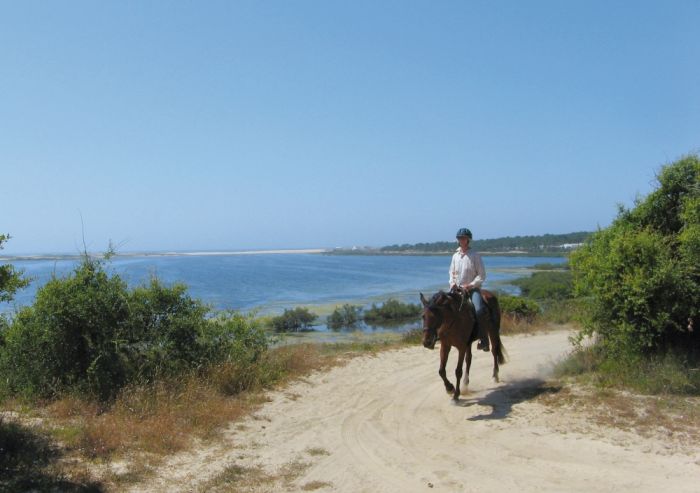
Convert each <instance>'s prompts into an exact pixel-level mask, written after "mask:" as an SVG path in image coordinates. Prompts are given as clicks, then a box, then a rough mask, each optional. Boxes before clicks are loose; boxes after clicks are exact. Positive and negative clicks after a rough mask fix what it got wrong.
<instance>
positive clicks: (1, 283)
mask: <svg viewBox="0 0 700 493" xmlns="http://www.w3.org/2000/svg"><path fill="white" fill-rule="evenodd" d="M9 239H10V236H9V235H2V234H0V250H2V248H3V244H4V243H5V242H6V241H7V240H9ZM28 284H29V280H28V279H26V278H23V277H22V271H18V270H17V269H15V268H14V267H13V266H12V265H9V264H6V265H0V302H3V301H12V298H13V297H14V294H15V292H17V290H18V289H22V288H24V287H26V286H27V285H28Z"/></svg>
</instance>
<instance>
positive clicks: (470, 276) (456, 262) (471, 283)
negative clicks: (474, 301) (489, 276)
mask: <svg viewBox="0 0 700 493" xmlns="http://www.w3.org/2000/svg"><path fill="white" fill-rule="evenodd" d="M485 280H486V270H485V269H484V262H483V260H481V255H479V254H478V253H476V252H475V251H474V250H472V249H471V248H470V249H468V250H467V253H464V252H462V249H461V248H458V249H457V251H456V252H455V254H454V255H452V263H451V264H450V288H451V287H452V286H454V285H455V284H456V285H458V286H466V287H470V288H480V287H481V285H482V284H483V283H484V281H485Z"/></svg>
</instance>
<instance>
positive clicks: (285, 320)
mask: <svg viewBox="0 0 700 493" xmlns="http://www.w3.org/2000/svg"><path fill="white" fill-rule="evenodd" d="M317 318H318V315H316V314H314V313H311V312H310V311H309V309H308V308H303V307H297V308H294V309H291V310H289V309H286V310H284V313H283V314H282V315H279V316H277V317H274V318H273V319H272V327H273V328H274V329H275V330H276V331H277V332H297V331H300V330H307V329H308V328H309V327H311V325H312V324H313V322H314V321H315V320H316V319H317Z"/></svg>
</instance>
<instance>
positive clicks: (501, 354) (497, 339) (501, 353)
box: [489, 296, 508, 365]
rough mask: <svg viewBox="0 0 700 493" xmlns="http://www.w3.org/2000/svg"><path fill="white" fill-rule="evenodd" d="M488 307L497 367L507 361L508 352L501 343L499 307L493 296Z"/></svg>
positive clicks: (496, 299)
mask: <svg viewBox="0 0 700 493" xmlns="http://www.w3.org/2000/svg"><path fill="white" fill-rule="evenodd" d="M489 305H490V308H491V310H490V311H491V321H492V322H493V328H494V331H493V339H494V340H493V345H494V346H495V348H494V349H495V350H496V353H495V354H496V361H498V364H499V365H503V364H505V363H506V362H507V361H508V351H506V348H505V346H504V345H503V343H502V342H501V307H500V305H499V304H498V298H496V297H495V296H493V297H491V299H490V300H489Z"/></svg>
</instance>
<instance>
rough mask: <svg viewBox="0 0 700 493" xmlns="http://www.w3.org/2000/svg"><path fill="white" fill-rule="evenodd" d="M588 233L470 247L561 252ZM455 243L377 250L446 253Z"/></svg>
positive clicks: (487, 242) (477, 242)
mask: <svg viewBox="0 0 700 493" xmlns="http://www.w3.org/2000/svg"><path fill="white" fill-rule="evenodd" d="M591 234H592V233H591V232H589V231H578V232H574V233H566V234H556V235H555V234H545V235H535V236H506V237H503V238H493V239H487V240H474V241H473V242H472V247H473V248H474V249H475V250H478V251H480V252H509V251H525V252H528V253H538V252H561V251H562V250H566V247H562V245H567V246H568V245H577V244H580V243H583V242H585V241H586V239H588V238H589V237H590V236H591ZM456 245H457V242H456V241H454V240H453V241H435V242H432V243H414V244H409V243H404V244H403V245H389V246H385V247H382V248H380V249H379V251H380V252H382V253H391V252H404V253H417V252H421V253H447V252H452V251H454V250H455V248H456Z"/></svg>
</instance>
